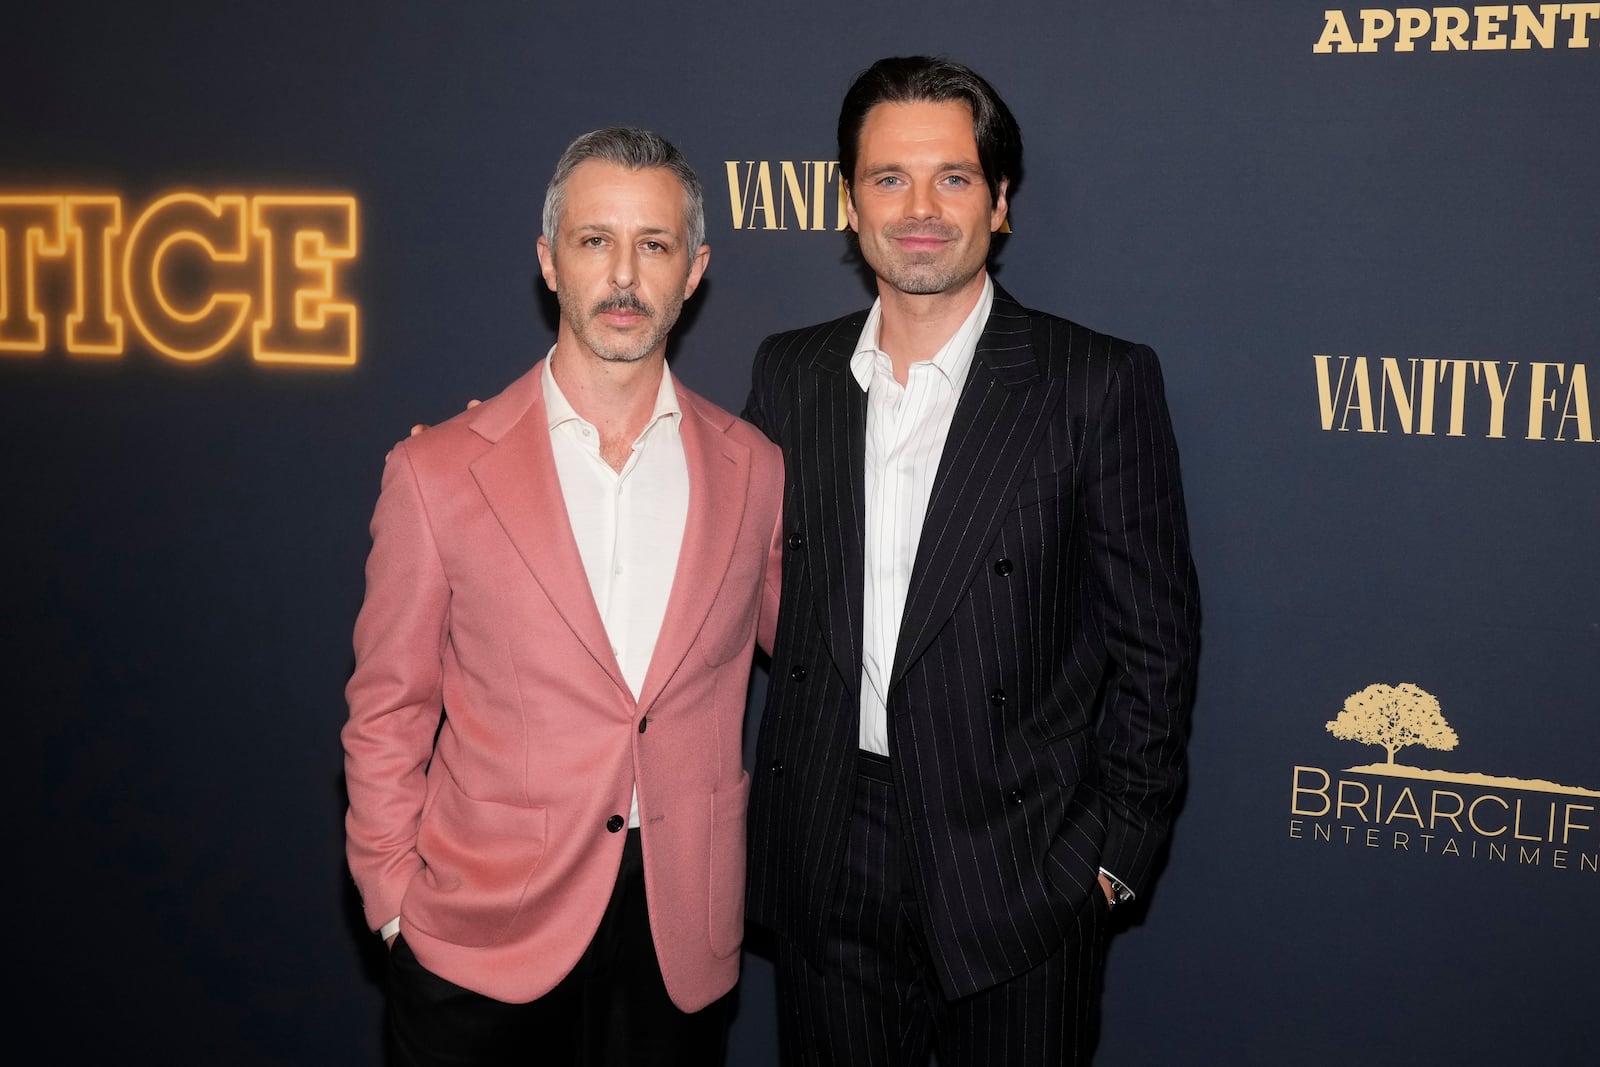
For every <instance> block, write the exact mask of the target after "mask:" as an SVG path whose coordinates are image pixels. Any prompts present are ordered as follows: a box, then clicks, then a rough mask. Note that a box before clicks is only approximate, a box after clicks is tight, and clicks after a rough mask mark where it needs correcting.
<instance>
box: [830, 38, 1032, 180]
mask: <svg viewBox="0 0 1600 1067" xmlns="http://www.w3.org/2000/svg"><path fill="white" fill-rule="evenodd" d="M920 101H931V102H934V103H946V102H958V103H963V104H966V105H967V106H968V107H970V108H971V109H972V136H973V139H974V140H976V141H977V142H978V163H979V164H980V165H981V166H982V167H983V180H984V183H985V184H987V185H988V186H989V199H990V200H991V201H992V200H994V199H996V198H997V197H998V196H999V195H1000V180H1001V179H1002V178H1004V179H1006V181H1007V182H1008V183H1009V184H1011V185H1015V184H1016V183H1017V179H1018V178H1019V177H1020V176H1021V173H1022V130H1021V129H1020V128H1018V126H1017V120H1016V119H1015V118H1013V117H1012V115H1011V109H1010V108H1008V107H1006V102H1005V101H1004V100H1002V99H1000V94H999V93H997V92H995V91H994V86H992V85H990V84H989V83H988V82H986V81H984V80H983V76H982V75H980V74H979V73H978V72H977V71H975V70H973V69H972V68H971V67H964V66H962V65H961V64H960V63H954V62H952V61H950V60H948V59H943V58H938V57H933V56H892V57H890V58H888V59H880V60H878V61H877V62H876V63H874V64H872V66H870V67H868V68H867V69H866V70H864V71H862V72H861V73H860V74H858V75H856V80H855V82H854V83H853V84H852V85H851V86H850V89H849V91H848V92H846V93H845V94H844V103H843V104H842V105H840V107H839V172H840V176H841V177H842V178H843V179H844V180H845V181H847V182H852V183H853V182H854V180H855V175H856V155H857V152H858V150H859V149H860V146H861V126H862V124H863V123H865V122H866V120H867V112H869V111H871V110H872V109H873V108H874V107H877V106H878V105H879V104H910V103H917V102H920Z"/></svg>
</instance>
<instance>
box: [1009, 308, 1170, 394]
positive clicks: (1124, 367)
mask: <svg viewBox="0 0 1600 1067" xmlns="http://www.w3.org/2000/svg"><path fill="white" fill-rule="evenodd" d="M1024 323H1025V324H1026V329H1027V331H1028V332H1029V334H1030V335H1031V337H1030V342H1031V344H1032V346H1033V350H1034V355H1035V358H1037V359H1038V360H1039V362H1040V364H1041V366H1042V369H1043V371H1044V373H1045V374H1046V375H1049V376H1051V377H1066V378H1070V379H1076V380H1078V381H1079V382H1085V383H1092V382H1101V383H1105V384H1108V385H1109V383H1110V380H1111V379H1112V378H1114V377H1116V376H1118V375H1120V374H1124V373H1128V372H1133V373H1145V372H1149V371H1152V370H1156V369H1157V366H1158V364H1157V360H1156V354H1155V352H1154V351H1152V350H1151V349H1150V348H1149V346H1147V345H1143V344H1139V343H1138V342H1135V341H1129V340H1126V339H1124V338H1121V337H1116V336H1113V335H1112V334H1108V333H1103V332H1101V331H1099V330H1096V329H1093V328H1092V327H1089V326H1085V325H1083V324H1082V323H1079V322H1074V321H1073V320H1072V319H1069V318H1065V317H1063V316H1061V315H1053V314H1051V313H1049V312H1046V311H1038V310H1036V309H1034V308H1029V307H1024V306H1022V305H1021V304H1019V303H1017V301H1016V300H1015V299H1013V298H1012V297H1011V296H1010V294H1008V293H1006V292H1005V291H1004V290H1001V289H998V288H997V289H996V291H995V302H994V310H993V311H991V312H990V329H1005V328H1006V327H1007V326H1008V325H1009V326H1010V328H1012V329H1020V328H1022V325H1023V324H1024Z"/></svg>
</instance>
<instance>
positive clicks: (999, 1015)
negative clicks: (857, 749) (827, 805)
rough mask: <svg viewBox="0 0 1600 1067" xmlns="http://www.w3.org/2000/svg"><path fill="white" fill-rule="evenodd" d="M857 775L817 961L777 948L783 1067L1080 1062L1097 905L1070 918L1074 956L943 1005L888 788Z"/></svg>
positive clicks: (1087, 1028) (1091, 1025) (1098, 955)
mask: <svg viewBox="0 0 1600 1067" xmlns="http://www.w3.org/2000/svg"><path fill="white" fill-rule="evenodd" d="M888 767H889V764H888V762H887V761H883V768H884V772H885V773H884V777H883V778H878V777H876V776H873V775H858V776H857V779H856V786H855V799H854V806H853V810H852V813H851V819H850V828H849V835H848V842H847V844H846V847H845V866H844V871H843V873H842V876H841V877H840V879H839V881H838V884H837V887H836V889H835V893H836V899H835V900H834V901H833V906H832V907H831V908H830V909H829V920H828V927H827V933H826V936H825V954H824V955H823V956H822V957H821V958H820V959H818V960H817V961H816V962H812V961H811V960H808V959H806V958H805V956H804V955H803V954H802V953H800V952H798V951H797V950H796V949H795V947H794V946H793V945H792V944H790V943H789V942H787V941H786V940H784V939H780V940H779V946H778V951H779V967H778V981H779V989H778V999H779V1005H780V1016H779V1028H780V1040H781V1045H782V1055H783V1062H784V1063H785V1064H787V1065H790V1067H920V1065H923V1064H926V1063H927V1062H928V1053H929V1050H930V1048H931V1049H933V1050H934V1051H936V1052H937V1054H938V1057H939V1064H940V1067H1056V1065H1061V1064H1078V1063H1087V1062H1088V1058H1089V1054H1090V1052H1091V1051H1092V1049H1093V1045H1094V1038H1095V1034H1096V1031H1097V1029H1098V1022H1099V1018H1098V1015H1099V1013H1098V1010H1097V1007H1096V1006H1097V1005H1098V1003H1099V999H1100V998H1099V985H1100V977H1101V973H1102V970H1103V966H1102V965H1103V963H1104V946H1105V934H1106V930H1105V927H1106V920H1107V919H1108V918H1109V910H1108V908H1107V905H1106V903H1105V897H1104V896H1103V895H1091V896H1090V897H1088V898H1087V899H1086V900H1085V901H1084V903H1083V907H1082V909H1081V911H1080V913H1079V914H1077V915H1075V916H1074V922H1075V924H1076V926H1077V929H1076V936H1075V937H1074V939H1073V945H1072V947H1071V948H1063V949H1062V950H1061V951H1059V952H1057V953H1056V954H1055V955H1053V956H1050V957H1049V958H1048V959H1046V960H1045V961H1044V962H1043V963H1041V964H1039V965H1038V966H1037V967H1034V968H1032V969H1031V970H1029V971H1026V972H1024V973H1023V974H1021V975H1018V976H1017V977H1015V978H1012V979H1010V980H1008V981H1006V982H1003V983H1001V984H999V985H997V986H991V987H989V988H988V989H985V990H983V991H981V992H978V993H975V994H972V995H970V996H966V997H962V998H960V999H957V1000H950V999H948V998H946V997H945V996H944V994H943V992H942V991H941V990H940V988H939V983H938V979H937V977H936V976H935V975H934V973H933V969H932V968H931V967H930V966H929V964H928V954H927V953H928V950H927V945H928V939H927V937H926V934H925V932H924V923H923V919H922V916H921V914H920V911H919V908H918V904H917V896H916V893H915V892H914V891H913V888H912V883H911V880H910V878H909V875H910V870H909V867H908V865H907V863H906V859H907V857H906V854H905V850H904V839H903V837H902V827H901V820H900V816H899V812H898V805H897V804H896V801H895V796H894V788H893V786H892V785H891V784H890V783H889V781H888V780H887V769H888Z"/></svg>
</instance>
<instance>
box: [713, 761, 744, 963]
mask: <svg viewBox="0 0 1600 1067" xmlns="http://www.w3.org/2000/svg"><path fill="white" fill-rule="evenodd" d="M749 800H750V775H749V772H747V771H743V770H741V771H740V772H739V780H738V781H737V782H735V783H734V784H733V785H731V786H729V787H728V788H726V789H720V790H718V791H717V792H715V793H712V794H711V893H710V907H711V914H710V921H711V922H710V932H711V954H712V955H713V956H716V957H717V958H718V959H724V960H725V959H727V958H728V957H729V956H732V955H733V954H734V953H736V952H738V951H739V944H740V942H741V941H743V940H744V875H745V850H744V846H745V809H746V807H747V805H748V803H749Z"/></svg>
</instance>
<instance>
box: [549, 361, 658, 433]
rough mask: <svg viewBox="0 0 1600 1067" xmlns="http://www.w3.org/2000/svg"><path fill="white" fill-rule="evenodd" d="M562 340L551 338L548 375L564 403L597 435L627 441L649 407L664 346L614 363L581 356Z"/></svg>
mask: <svg viewBox="0 0 1600 1067" xmlns="http://www.w3.org/2000/svg"><path fill="white" fill-rule="evenodd" d="M562 340H563V339H562V338H558V339H557V341H556V349H555V352H553V353H552V354H551V357H550V359H551V364H550V373H551V374H552V375H553V376H554V377H555V380H556V384H557V385H559V386H561V392H562V393H563V394H564V395H565V396H566V398H567V403H569V404H571V405H572V409H573V410H574V411H576V412H577V413H578V414H579V415H581V416H583V418H584V420H585V421H587V422H589V423H592V424H593V425H594V427H595V428H596V429H598V430H599V431H600V433H601V435H602V436H611V435H616V436H621V437H625V438H627V440H629V441H632V440H633V439H634V438H635V437H637V436H638V434H639V432H640V431H641V430H643V429H644V426H645V423H646V422H648V421H649V420H650V414H651V412H653V411H655V407H656V394H657V393H658V392H659V391H660V388H661V375H662V374H663V373H665V371H666V365H667V361H666V352H665V350H664V349H657V350H656V351H654V352H651V353H650V354H649V355H647V356H645V357H644V358H643V359H639V360H635V361H633V362H632V363H619V362H613V361H609V360H602V359H599V358H598V357H596V356H594V355H592V354H587V355H586V354H585V353H582V352H580V351H579V350H578V347H577V346H576V345H575V344H566V345H564V344H562V343H561V341H562Z"/></svg>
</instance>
